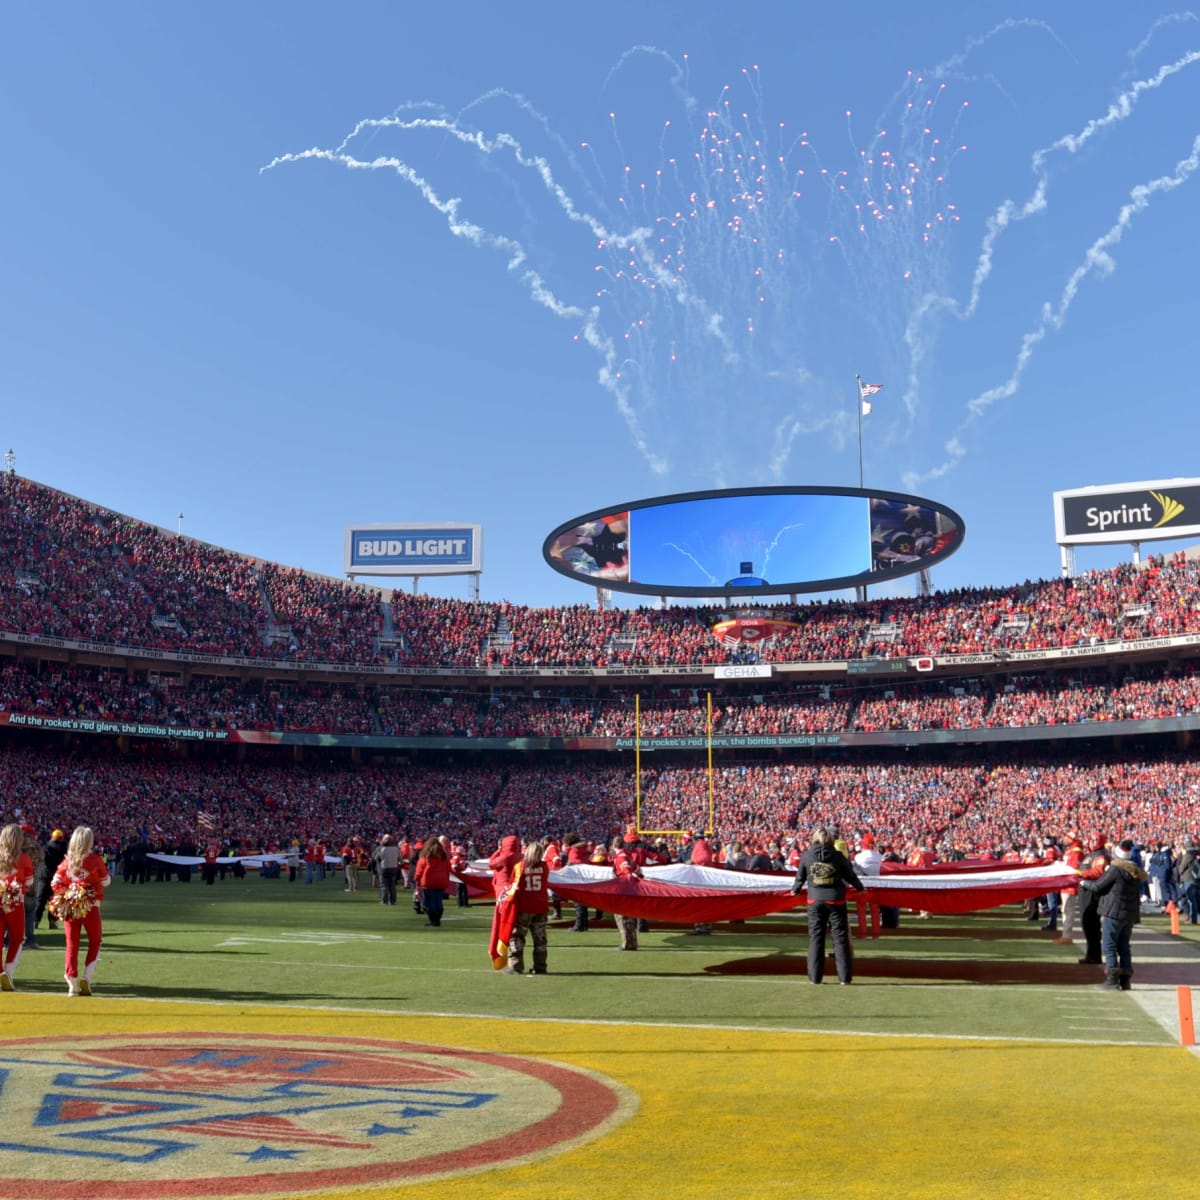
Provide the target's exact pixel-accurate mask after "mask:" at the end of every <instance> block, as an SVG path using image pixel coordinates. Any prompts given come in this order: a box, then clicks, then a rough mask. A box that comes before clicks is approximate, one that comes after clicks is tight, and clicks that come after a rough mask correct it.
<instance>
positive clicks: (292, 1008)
mask: <svg viewBox="0 0 1200 1200" xmlns="http://www.w3.org/2000/svg"><path fill="white" fill-rule="evenodd" d="M303 965H304V966H308V967H311V966H312V963H311V962H307V963H304V964H303ZM322 965H325V964H322ZM633 978H636V976H631V975H623V976H621V980H622V982H625V981H628V980H629V979H633ZM655 978H659V979H661V976H656V977H655ZM683 978H687V977H686V976H684V977H683ZM104 995H105V997H106V998H108V999H112V1000H135V1001H137V1002H138V1003H140V1004H187V1005H190V1006H192V1007H193V1008H195V1007H197V1006H200V1007H203V1006H204V1005H212V1006H213V1007H214V1008H240V1009H244V1008H269V1009H274V1010H275V1011H282V1012H328V1013H338V1014H339V1015H341V1016H354V1015H356V1014H365V1015H367V1016H377V1017H427V1018H431V1019H434V1020H441V1021H498V1022H504V1023H506V1024H511V1025H586V1026H597V1027H602V1028H613V1029H630V1028H634V1029H682V1030H693V1029H704V1030H713V1031H715V1032H718V1033H720V1032H723V1031H724V1032H728V1031H734V1032H737V1033H764V1034H772V1033H803V1034H815V1035H818V1036H821V1037H855V1038H872V1039H890V1040H897V1039H904V1038H908V1039H911V1040H913V1041H926V1042H996V1043H1010V1044H1012V1045H1026V1046H1112V1047H1114V1048H1118V1049H1120V1048H1122V1047H1125V1046H1146V1047H1150V1048H1152V1049H1155V1048H1156V1049H1160V1050H1170V1049H1173V1048H1174V1047H1173V1046H1172V1044H1171V1042H1169V1041H1168V1042H1161V1041H1155V1042H1151V1041H1144V1040H1134V1039H1129V1040H1117V1039H1104V1038H1050V1037H1029V1036H1024V1037H1019V1036H1015V1035H1014V1036H1011V1037H1001V1036H998V1035H996V1034H989V1033H885V1032H881V1031H880V1030H878V1029H875V1028H874V1027H872V1028H869V1029H831V1028H830V1027H829V1026H828V1025H812V1026H809V1025H720V1024H716V1023H714V1022H711V1021H695V1022H687V1023H681V1022H678V1021H625V1020H615V1019H614V1020H607V1019H600V1018H595V1017H592V1018H585V1017H522V1016H511V1017H506V1016H497V1015H496V1014H495V1013H463V1012H427V1011H425V1010H422V1009H407V1008H405V1009H400V1008H346V1007H342V1006H341V1005H334V1004H315V1005H314V1004H306V1005H298V1004H297V1005H292V1004H279V1003H277V1002H276V1003H269V1004H268V1003H266V1002H265V1001H261V1002H260V1001H256V1000H176V999H173V998H172V999H168V998H167V997H163V996H155V997H142V996H138V995H135V994H132V993H120V992H113V991H108V990H107V989H105V992H104ZM72 1007H74V1006H72ZM510 1053H517V1051H510Z"/></svg>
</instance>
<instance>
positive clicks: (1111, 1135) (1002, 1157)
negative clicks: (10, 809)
mask: <svg viewBox="0 0 1200 1200" xmlns="http://www.w3.org/2000/svg"><path fill="white" fill-rule="evenodd" d="M189 1030H195V1031H204V1032H209V1033H224V1034H230V1035H241V1036H246V1035H249V1036H252V1037H253V1036H255V1035H261V1036H264V1037H266V1036H274V1037H278V1036H280V1035H284V1036H289V1035H290V1036H295V1037H297V1038H300V1037H304V1038H312V1037H314V1036H316V1037H355V1038H371V1039H387V1040H395V1041H404V1042H419V1043H425V1044H429V1045H437V1046H447V1047H456V1048H463V1049H471V1050H481V1051H491V1052H502V1053H504V1054H510V1055H517V1056H521V1057H525V1058H530V1059H534V1060H548V1061H551V1062H557V1063H562V1064H566V1065H568V1066H573V1067H576V1068H581V1069H583V1070H585V1071H587V1072H591V1073H595V1074H597V1075H600V1076H603V1077H606V1078H607V1079H609V1080H611V1081H613V1082H615V1083H617V1084H618V1085H621V1087H622V1088H623V1089H625V1090H626V1091H627V1093H628V1094H630V1095H631V1096H632V1097H634V1098H635V1100H633V1101H632V1103H627V1104H626V1108H625V1112H624V1113H623V1114H622V1119H619V1121H618V1123H617V1124H616V1125H615V1127H610V1128H609V1129H608V1130H607V1131H606V1132H604V1133H602V1134H600V1135H599V1136H598V1137H597V1138H596V1139H595V1140H593V1141H590V1142H588V1143H586V1144H584V1145H581V1146H576V1147H575V1148H572V1149H567V1150H564V1151H561V1152H559V1153H555V1154H551V1155H550V1156H549V1157H546V1158H545V1159H543V1160H541V1161H538V1162H536V1163H532V1164H527V1165H524V1166H518V1167H508V1168H499V1169H491V1170H487V1171H483V1172H481V1173H472V1174H470V1175H464V1176H463V1177H461V1178H459V1179H457V1180H453V1181H446V1182H444V1183H442V1184H436V1183H431V1181H430V1180H428V1179H426V1180H424V1181H420V1182H415V1183H413V1184H412V1185H411V1187H409V1186H405V1185H400V1186H396V1185H395V1184H392V1185H391V1186H390V1187H389V1188H388V1192H389V1193H391V1194H395V1193H400V1194H410V1193H413V1194H415V1190H416V1189H420V1190H422V1191H423V1192H426V1193H427V1192H428V1191H429V1190H430V1189H431V1188H437V1189H440V1190H441V1191H442V1192H443V1193H445V1191H446V1189H449V1188H454V1189H455V1190H462V1189H465V1190H466V1192H467V1193H469V1194H470V1195H472V1196H477V1197H487V1200H505V1198H507V1197H538V1198H539V1200H550V1198H553V1200H597V1198H598V1197H601V1196H613V1195H616V1196H623V1197H637V1196H655V1197H664V1198H665V1197H672V1198H676V1197H678V1198H682V1200H710V1198H711V1197H712V1196H717V1195H722V1196H730V1197H737V1198H738V1200H757V1198H758V1197H762V1198H764V1200H766V1198H767V1197H771V1198H772V1200H774V1198H776V1197H778V1196H779V1195H781V1194H787V1193H789V1192H792V1191H794V1190H802V1191H803V1192H805V1193H813V1194H819V1195H820V1196H822V1197H823V1198H825V1200H830V1198H835V1197H846V1198H847V1200H850V1198H857V1197H862V1196H864V1195H870V1194H891V1195H920V1196H921V1197H922V1200H935V1198H940V1197H946V1198H947V1200H950V1198H953V1200H960V1198H961V1197H964V1196H973V1195H980V1196H984V1195H986V1196H987V1197H989V1198H990V1200H1008V1198H1011V1200H1029V1197H1030V1196H1038V1197H1057V1196H1063V1197H1079V1196H1099V1195H1103V1196H1104V1197H1105V1200H1119V1198H1121V1197H1125V1196H1129V1197H1134V1196H1138V1197H1139V1198H1140V1197H1141V1196H1142V1195H1144V1185H1145V1181H1144V1177H1143V1173H1142V1172H1141V1171H1139V1169H1138V1164H1139V1163H1141V1164H1142V1165H1144V1163H1145V1162H1146V1161H1148V1160H1150V1159H1151V1158H1154V1157H1159V1158H1160V1159H1163V1160H1164V1161H1166V1160H1169V1159H1170V1158H1171V1157H1172V1156H1173V1155H1174V1154H1175V1150H1174V1147H1175V1142H1176V1139H1177V1138H1178V1137H1179V1136H1180V1133H1181V1130H1180V1126H1179V1117H1178V1114H1177V1111H1176V1109H1175V1107H1174V1106H1173V1105H1172V1104H1171V1103H1170V1102H1169V1098H1171V1097H1184V1096H1188V1095H1191V1094H1192V1092H1193V1091H1194V1090H1195V1088H1196V1085H1197V1081H1198V1076H1197V1071H1198V1069H1200V1065H1198V1064H1197V1062H1196V1060H1195V1059H1194V1058H1193V1057H1192V1056H1191V1055H1190V1054H1189V1053H1188V1052H1187V1051H1186V1050H1184V1049H1182V1048H1177V1047H1145V1046H1133V1047H1129V1046H1126V1047H1111V1046H1099V1047H1098V1046H1094V1045H1079V1046H1064V1045H1062V1044H1056V1043H1032V1042H990V1041H968V1040H949V1039H947V1040H940V1039H916V1038H896V1037H891V1038H880V1039H873V1038H869V1037H863V1036H847V1035H833V1034H830V1035H820V1034H812V1033H779V1032H757V1031H745V1030H722V1029H716V1028H699V1029H697V1028H680V1027H674V1026H663V1027H653V1028H649V1027H645V1026H617V1025H597V1024H583V1023H580V1024H573V1023H556V1022H546V1021H529V1022H524V1021H521V1022H514V1021H505V1020H484V1019H475V1018H457V1017H454V1018H450V1017H447V1018H441V1017H414V1016H405V1015H400V1014H390V1013H375V1012H355V1011H331V1010H314V1009H297V1008H268V1007H262V1008H259V1007H238V1006H236V1005H228V1006H226V1005H203V1004H185V1003H179V1004H176V1003H170V1002H166V1003H164V1002H155V1003H138V1002H134V1001H123V1000H116V999H102V998H97V999H94V1000H90V1001H85V1000H69V999H67V998H66V997H62V998H57V997H55V998H51V997H45V996H22V995H20V994H19V993H18V994H17V995H14V996H11V997H6V998H5V1001H4V1002H3V1004H2V1005H0V1036H2V1037H3V1038H5V1039H11V1038H23V1037H28V1038H39V1039H40V1038H47V1037H49V1038H54V1037H60V1038H61V1039H62V1047H63V1050H64V1052H66V1051H68V1050H69V1048H70V1045H71V1042H72V1039H74V1038H78V1037H87V1036H95V1035H104V1034H130V1033H144V1034H162V1033H170V1034H181V1033H186V1032H187V1031H189ZM456 1119H457V1118H456ZM462 1119H469V1117H464V1118H462ZM1184 1136H1186V1134H1185V1135H1184ZM1118 1147H1121V1148H1126V1149H1128V1150H1129V1151H1136V1153H1134V1154H1131V1155H1126V1156H1124V1157H1123V1156H1122V1155H1121V1154H1117V1155H1114V1150H1115V1149H1116V1148H1118ZM1164 1156H1165V1158H1164ZM3 1173H4V1172H3V1171H0V1174H3ZM818 1179H819V1180H820V1183H819V1185H817V1184H816V1180H818ZM0 1194H4V1195H7V1194H9V1193H8V1192H3V1193H0ZM12 1194H16V1193H12ZM27 1194H33V1193H27ZM205 1194H206V1195H208V1196H217V1195H219V1192H214V1191H212V1190H207V1191H206V1193H205ZM382 1194H384V1193H382V1192H381V1191H379V1190H375V1189H361V1188H360V1189H357V1190H352V1191H345V1190H337V1191H327V1192H324V1193H322V1196H323V1198H324V1200H351V1198H355V1197H364V1198H367V1197H369V1198H370V1200H378V1197H379V1196H380V1195H382Z"/></svg>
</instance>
